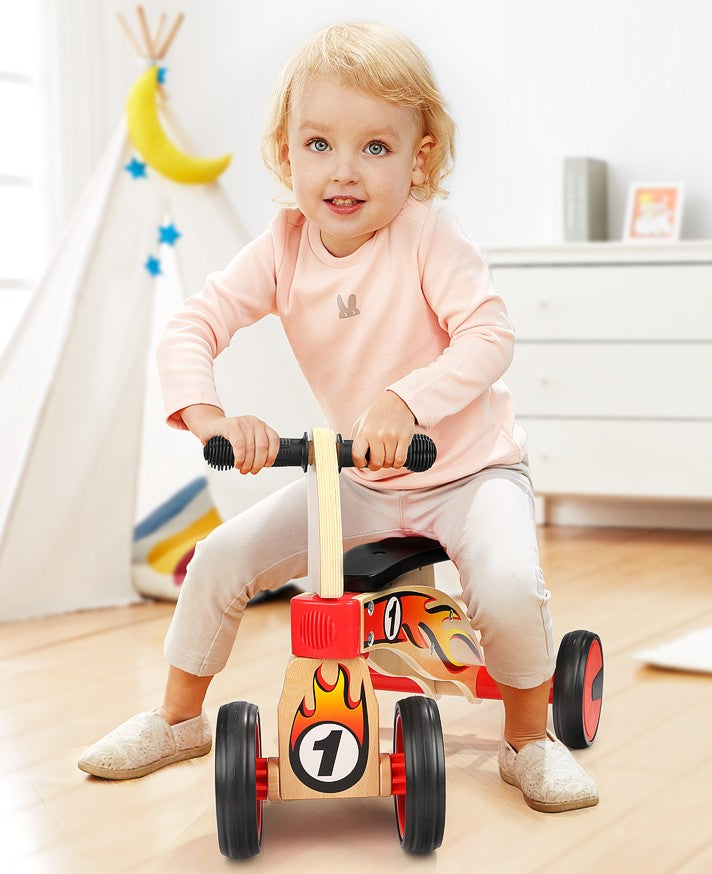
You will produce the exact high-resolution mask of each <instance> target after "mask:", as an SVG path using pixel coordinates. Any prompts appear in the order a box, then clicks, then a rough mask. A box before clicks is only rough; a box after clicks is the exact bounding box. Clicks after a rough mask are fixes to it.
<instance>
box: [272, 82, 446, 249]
mask: <svg viewBox="0 0 712 874" xmlns="http://www.w3.org/2000/svg"><path fill="white" fill-rule="evenodd" d="M432 142H433V139H432V137H428V136H426V137H424V136H422V133H421V128H420V117H419V114H418V112H417V110H415V109H413V108H410V107H400V106H396V105H395V104H393V103H388V102H386V101H385V100H379V99H377V98H375V97H371V96H369V95H367V94H364V93H362V92H360V91H354V90H353V89H351V88H345V87H344V86H343V85H341V84H340V83H339V81H338V80H337V79H334V78H331V77H321V78H319V79H316V80H314V81H313V82H310V83H309V85H308V86H307V87H306V88H305V90H304V93H303V95H302V97H301V100H299V102H298V103H297V105H296V106H295V107H294V111H293V112H292V113H291V114H290V117H289V124H288V129H287V142H286V143H285V144H283V146H282V159H283V169H284V170H285V172H286V175H291V177H292V185H293V187H294V196H295V198H296V201H297V204H298V206H299V209H300V210H301V211H302V212H303V213H304V215H306V216H307V218H308V219H310V221H312V222H314V224H315V225H316V226H317V227H318V228H319V229H320V231H321V240H322V242H323V244H324V246H326V248H327V249H328V250H329V251H330V252H331V253H332V254H333V255H336V256H337V257H342V256H344V255H350V254H351V253H352V252H355V251H356V249H358V248H359V246H361V245H362V244H363V243H365V242H366V240H368V239H370V238H371V237H372V236H373V235H374V234H375V233H376V231H377V230H379V229H380V228H382V227H385V226H386V225H387V224H389V223H390V222H391V221H393V219H394V218H395V217H396V216H397V215H398V213H399V212H400V210H401V208H402V207H403V204H404V203H405V201H406V199H407V198H408V194H409V192H410V188H411V185H413V184H414V185H421V184H422V183H423V182H424V181H425V175H424V172H423V167H424V164H425V158H426V156H427V153H428V151H429V150H430V147H431V144H432Z"/></svg>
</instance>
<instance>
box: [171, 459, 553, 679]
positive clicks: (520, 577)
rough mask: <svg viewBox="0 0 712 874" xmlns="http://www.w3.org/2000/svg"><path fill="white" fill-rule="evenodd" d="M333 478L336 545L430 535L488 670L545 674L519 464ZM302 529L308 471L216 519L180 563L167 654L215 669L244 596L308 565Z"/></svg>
mask: <svg viewBox="0 0 712 874" xmlns="http://www.w3.org/2000/svg"><path fill="white" fill-rule="evenodd" d="M339 484H340V489H341V522H342V528H343V538H344V549H345V550H346V549H351V548H352V547H354V546H358V545H360V544H362V543H367V542H369V541H371V540H377V539H380V538H383V537H403V536H411V535H420V536H424V537H431V538H433V539H435V540H439V541H440V543H441V544H442V545H443V547H444V548H445V551H446V552H447V554H448V556H449V557H450V558H451V559H452V561H453V562H454V564H455V566H456V567H457V570H458V572H459V574H460V581H461V584H462V595H463V600H464V603H465V606H466V609H467V615H468V617H469V618H470V622H471V624H472V627H473V628H475V629H477V630H479V631H480V632H481V635H482V640H481V642H482V647H483V649H484V653H485V660H486V663H487V670H488V671H489V673H490V674H491V676H492V677H493V678H494V679H495V680H497V681H498V682H500V683H503V684H505V685H507V686H514V687H516V688H520V689H528V688H533V687H534V686H538V685H540V684H541V683H543V682H544V681H545V680H546V679H548V678H549V677H550V676H551V674H552V672H553V670H554V663H555V653H554V644H553V637H552V630H551V617H550V614H549V609H548V606H547V604H548V600H549V592H548V591H547V590H546V587H545V584H544V578H543V575H542V572H541V569H540V567H539V553H538V549H537V542H536V525H535V521H534V497H533V493H532V487H531V482H530V479H529V475H528V469H527V466H526V464H517V465H514V466H512V467H491V468H487V469H486V470H483V471H480V472H479V473H476V474H474V475H472V476H469V477H465V478H463V479H461V480H457V481H455V482H452V483H448V484H446V485H443V486H437V487H435V488H429V489H423V490H413V491H405V490H380V489H374V488H369V487H367V486H364V485H361V484H360V483H356V482H354V481H353V480H351V479H350V478H349V477H348V476H344V475H342V476H341V477H340V478H339ZM307 539H308V538H307V481H306V477H304V479H301V480H299V481H297V482H295V483H292V484H291V485H288V486H286V487H285V488H283V489H280V490H279V491H278V492H275V493H274V494H272V495H270V496H269V497H267V498H265V499H264V500H262V501H260V502H259V503H257V504H256V505H255V506H253V507H251V508H249V509H248V510H245V511H244V512H243V513H240V514H239V515H238V516H236V517H235V518H234V519H230V520H229V521H228V522H225V523H224V524H223V525H220V527H219V528H216V529H215V530H214V531H213V532H212V533H211V534H210V535H209V536H208V537H207V538H206V539H205V540H203V541H202V542H201V543H199V544H198V546H197V548H196V550H195V555H194V556H193V559H192V560H191V562H190V564H189V566H188V572H187V574H186V578H185V581H184V583H183V586H182V589H181V593H180V597H179V598H178V604H177V606H176V611H175V615H174V617H173V621H172V623H171V626H170V629H169V631H168V635H167V637H166V643H165V654H166V658H167V659H168V661H169V662H170V663H171V664H172V665H174V666H175V667H177V668H180V669H181V670H183V671H187V672H188V673H190V674H196V675H198V676H211V675H213V674H216V673H217V672H218V671H220V670H222V669H223V668H224V667H225V663H226V662H227V659H228V656H229V654H230V651H231V649H232V646H233V643H234V641H235V635H236V634H237V629H238V626H239V624H240V620H241V618H242V613H243V611H244V609H245V606H246V604H247V602H248V601H249V600H250V598H252V597H253V596H254V595H255V594H257V592H260V591H262V590H264V589H273V588H276V587H277V586H281V585H283V584H284V583H286V582H288V581H289V580H291V579H296V578H298V577H303V576H305V575H306V573H307ZM286 633H288V632H287V630H286V629H285V634H286Z"/></svg>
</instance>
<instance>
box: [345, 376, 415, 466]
mask: <svg viewBox="0 0 712 874" xmlns="http://www.w3.org/2000/svg"><path fill="white" fill-rule="evenodd" d="M414 430H415V416H413V413H412V412H411V411H410V407H409V406H408V405H407V404H406V403H405V401H403V400H402V399H401V398H399V397H398V395H397V394H395V392H392V391H386V392H384V393H383V395H382V396H381V397H380V398H379V399H378V400H377V401H376V402H375V403H373V404H371V406H370V407H369V408H368V409H367V410H365V412H363V413H361V415H360V416H359V417H358V419H356V422H355V423H354V427H353V431H352V432H351V437H352V439H353V447H352V455H353V459H354V464H355V466H356V467H358V468H359V469H363V468H364V467H366V452H370V455H369V460H368V469H369V470H380V469H381V468H382V467H393V468H395V469H398V468H401V467H403V465H404V464H405V459H406V455H407V454H408V447H409V446H410V441H411V440H412V439H413V432H414Z"/></svg>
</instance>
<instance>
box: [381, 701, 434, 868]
mask: <svg viewBox="0 0 712 874" xmlns="http://www.w3.org/2000/svg"><path fill="white" fill-rule="evenodd" d="M393 752H394V753H403V754H404V758H405V795H396V796H394V801H395V809H396V825H397V827H398V837H399V838H400V842H401V846H402V847H403V849H404V850H407V851H408V852H409V853H430V852H432V851H433V850H436V849H437V848H438V847H439V846H440V844H441V843H442V840H443V832H444V830H445V748H444V745H443V730H442V726H441V724H440V713H439V711H438V706H437V704H436V703H435V702H434V701H433V700H432V698H424V697H421V696H419V695H413V696H412V697H410V698H403V699H402V700H401V701H399V702H398V703H397V704H396V711H395V718H394V720H393Z"/></svg>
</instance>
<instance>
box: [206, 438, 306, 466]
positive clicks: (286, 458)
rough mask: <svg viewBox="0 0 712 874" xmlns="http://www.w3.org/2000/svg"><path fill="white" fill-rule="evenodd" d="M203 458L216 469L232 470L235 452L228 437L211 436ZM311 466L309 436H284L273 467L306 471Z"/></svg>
mask: <svg viewBox="0 0 712 874" xmlns="http://www.w3.org/2000/svg"><path fill="white" fill-rule="evenodd" d="M203 458H204V459H205V460H206V461H207V462H208V464H209V465H210V467H214V468H215V469H216V470H231V469H232V468H233V467H234V466H235V453H234V452H233V451H232V445H231V443H230V441H229V440H228V439H227V438H226V437H211V438H210V440H208V442H207V443H206V444H205V446H204V447H203ZM308 466H309V438H308V436H307V433H306V431H305V432H304V436H303V437H282V438H280V441H279V451H278V452H277V457H276V458H275V460H274V464H273V465H272V467H301V468H302V470H303V471H305V472H306V469H307V467H308Z"/></svg>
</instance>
